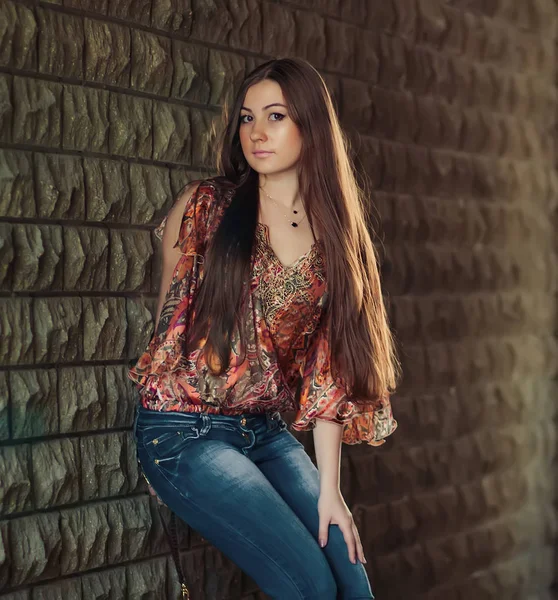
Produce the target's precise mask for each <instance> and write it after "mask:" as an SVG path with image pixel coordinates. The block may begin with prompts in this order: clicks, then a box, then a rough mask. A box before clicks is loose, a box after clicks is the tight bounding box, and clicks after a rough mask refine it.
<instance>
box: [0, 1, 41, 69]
mask: <svg viewBox="0 0 558 600" xmlns="http://www.w3.org/2000/svg"><path fill="white" fill-rule="evenodd" d="M0 23H3V27H2V30H0V48H2V50H1V51H0V65H4V66H8V65H9V66H11V67H12V68H14V69H26V70H34V69H36V68H37V22H36V20H35V15H34V13H33V11H32V10H31V8H30V7H28V6H25V5H24V4H19V3H17V2H11V1H9V0H7V1H6V2H2V4H1V5H0Z"/></svg>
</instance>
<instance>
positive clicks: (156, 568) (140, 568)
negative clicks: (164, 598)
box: [126, 556, 176, 597]
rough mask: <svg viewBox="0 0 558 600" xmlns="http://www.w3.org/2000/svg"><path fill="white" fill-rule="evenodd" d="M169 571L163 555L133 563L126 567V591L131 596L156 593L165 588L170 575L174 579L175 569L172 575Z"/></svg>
mask: <svg viewBox="0 0 558 600" xmlns="http://www.w3.org/2000/svg"><path fill="white" fill-rule="evenodd" d="M171 560H172V559H171ZM170 573H171V571H170V569H169V565H168V559H167V557H165V556H161V557H158V558H153V559H150V560H149V561H143V562H141V563H133V564H131V565H129V566H128V567H126V577H127V585H126V591H127V593H129V594H131V595H132V597H133V596H139V597H141V596H142V595H145V594H148V595H151V594H153V595H157V594H158V593H159V592H160V591H161V590H167V585H169V584H168V580H169V579H170V578H171V577H174V578H175V579H176V571H175V572H174V574H173V575H171V574H170ZM165 593H166V592H165Z"/></svg>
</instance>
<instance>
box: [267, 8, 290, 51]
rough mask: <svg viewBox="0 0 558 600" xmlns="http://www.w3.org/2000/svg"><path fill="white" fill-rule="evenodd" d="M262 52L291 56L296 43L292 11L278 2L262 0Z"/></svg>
mask: <svg viewBox="0 0 558 600" xmlns="http://www.w3.org/2000/svg"><path fill="white" fill-rule="evenodd" d="M262 17H263V53H264V54H266V55H268V56H292V55H293V54H294V52H295V44H296V22H295V19H294V11H293V10H291V9H289V8H287V7H285V6H280V5H279V4H274V3H271V2H264V3H263V4H262Z"/></svg>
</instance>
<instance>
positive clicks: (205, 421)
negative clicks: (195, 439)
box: [200, 413, 211, 435]
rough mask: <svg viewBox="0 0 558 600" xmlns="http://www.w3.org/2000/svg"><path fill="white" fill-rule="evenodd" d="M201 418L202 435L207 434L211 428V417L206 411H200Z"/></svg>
mask: <svg viewBox="0 0 558 600" xmlns="http://www.w3.org/2000/svg"><path fill="white" fill-rule="evenodd" d="M200 419H201V425H200V435H207V432H208V431H209V430H210V429H211V417H210V416H209V415H208V414H206V413H200Z"/></svg>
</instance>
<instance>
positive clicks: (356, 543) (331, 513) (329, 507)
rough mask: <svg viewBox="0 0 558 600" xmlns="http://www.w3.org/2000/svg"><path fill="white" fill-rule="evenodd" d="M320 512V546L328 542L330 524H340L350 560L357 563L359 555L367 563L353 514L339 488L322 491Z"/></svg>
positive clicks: (319, 503)
mask: <svg viewBox="0 0 558 600" xmlns="http://www.w3.org/2000/svg"><path fill="white" fill-rule="evenodd" d="M318 514H319V515H320V528H319V533H318V539H319V541H320V546H321V547H322V548H323V547H324V546H325V545H326V544H327V539H328V530H329V525H330V524H331V525H338V526H339V529H340V530H341V533H342V534H343V538H344V539H345V543H346V544H347V548H348V550H349V560H350V561H351V562H352V563H353V564H356V559H357V557H358V559H359V560H360V562H361V563H366V559H365V558H364V550H363V548H362V543H361V541H360V536H359V534H358V530H357V528H356V525H355V522H354V520H353V515H352V514H351V511H350V510H349V507H348V506H347V505H346V504H345V500H343V496H342V495H341V492H340V491H339V489H331V490H327V491H322V492H321V493H320V498H319V500H318Z"/></svg>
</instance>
